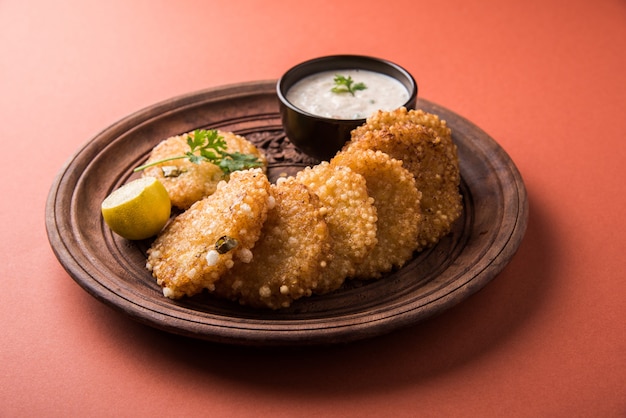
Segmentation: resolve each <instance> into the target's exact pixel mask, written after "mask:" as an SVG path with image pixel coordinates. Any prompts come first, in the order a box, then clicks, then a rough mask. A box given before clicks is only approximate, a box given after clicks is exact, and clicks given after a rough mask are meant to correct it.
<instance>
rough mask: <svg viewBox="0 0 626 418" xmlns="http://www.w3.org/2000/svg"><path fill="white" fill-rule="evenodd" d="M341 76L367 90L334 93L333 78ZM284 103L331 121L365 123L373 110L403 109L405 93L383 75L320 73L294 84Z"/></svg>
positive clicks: (349, 71) (405, 90) (400, 86)
mask: <svg viewBox="0 0 626 418" xmlns="http://www.w3.org/2000/svg"><path fill="white" fill-rule="evenodd" d="M336 75H342V76H344V77H346V78H348V77H352V80H353V81H354V83H355V84H356V83H363V84H365V86H366V87H367V88H366V89H364V90H357V91H355V92H354V95H352V94H351V93H349V92H344V93H334V92H332V91H331V90H332V88H333V87H334V86H335V82H334V78H335V76H336ZM286 98H287V100H288V101H289V102H290V103H291V104H293V105H294V106H296V107H298V108H300V109H302V110H304V111H306V112H308V113H311V114H313V115H317V116H322V117H325V118H331V119H365V118H367V117H368V116H370V115H371V114H372V113H374V112H376V111H377V110H385V111H389V110H394V109H397V108H398V107H400V106H403V105H404V104H405V103H406V102H407V100H408V99H409V92H408V90H407V89H406V87H404V85H403V84H402V83H401V82H399V81H398V80H396V79H395V78H393V77H390V76H388V75H386V74H382V73H378V72H375V71H369V70H360V69H354V70H332V71H323V72H319V73H316V74H313V75H310V76H308V77H305V78H303V79H302V80H300V81H298V82H297V83H295V84H294V85H293V86H292V87H291V88H290V89H289V90H288V91H287V94H286Z"/></svg>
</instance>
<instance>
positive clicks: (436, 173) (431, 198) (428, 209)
mask: <svg viewBox="0 0 626 418" xmlns="http://www.w3.org/2000/svg"><path fill="white" fill-rule="evenodd" d="M343 149H344V150H349V149H372V150H378V151H382V152H384V153H386V154H389V155H390V156H391V157H392V158H395V159H397V160H401V161H402V162H403V165H404V167H405V168H406V169H407V170H409V171H410V172H411V173H412V174H413V176H414V178H415V182H416V187H417V189H418V190H419V191H420V192H421V193H422V198H421V210H422V217H423V220H422V227H421V229H420V232H419V234H418V243H419V248H418V249H424V248H427V247H429V246H432V245H434V244H435V243H437V242H438V241H439V240H440V239H441V238H442V237H443V236H445V235H447V234H448V233H449V232H450V230H451V228H452V224H453V222H454V221H455V220H456V219H457V218H458V217H459V216H460V215H461V211H462V199H461V195H460V193H459V184H460V171H459V160H458V156H457V148H456V145H455V144H454V143H453V142H452V137H451V134H450V129H449V128H448V127H447V126H446V124H445V122H444V121H441V120H440V119H439V118H438V117H436V116H435V115H431V114H427V113H425V112H423V111H407V110H406V109H404V108H401V109H398V110H395V111H391V112H382V111H379V112H377V113H376V114H374V115H373V116H372V117H370V118H368V120H367V121H366V123H365V124H364V125H362V126H360V127H358V128H356V129H355V130H353V131H352V135H351V139H350V141H349V142H348V143H347V144H346V145H345V146H344V148H343Z"/></svg>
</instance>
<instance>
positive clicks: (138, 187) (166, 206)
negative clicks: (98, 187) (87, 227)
mask: <svg viewBox="0 0 626 418" xmlns="http://www.w3.org/2000/svg"><path fill="white" fill-rule="evenodd" d="M101 209H102V216H103V218H104V221H105V222H106V224H107V225H108V226H109V228H111V229H112V230H113V232H115V233H116V234H118V235H121V236H122V237H124V238H126V239H129V240H140V239H146V238H150V237H152V236H154V235H156V234H158V233H159V231H161V229H163V227H164V226H165V224H166V223H167V221H168V220H169V217H170V212H171V209H172V206H171V203H170V197H169V195H168V193H167V190H166V189H165V187H164V186H163V184H161V182H160V181H158V180H157V179H156V178H154V177H142V178H140V179H137V180H133V181H131V182H130V183H127V184H125V185H123V186H122V187H120V188H119V189H117V190H114V191H113V192H112V193H111V194H110V195H109V196H107V198H106V199H104V201H103V202H102V206H101Z"/></svg>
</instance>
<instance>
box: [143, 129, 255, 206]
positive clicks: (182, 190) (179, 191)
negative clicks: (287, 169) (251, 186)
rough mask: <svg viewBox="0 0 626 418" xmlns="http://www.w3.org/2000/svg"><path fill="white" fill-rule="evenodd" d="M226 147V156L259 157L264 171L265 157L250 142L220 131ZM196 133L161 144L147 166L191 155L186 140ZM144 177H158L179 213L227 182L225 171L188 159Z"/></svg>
mask: <svg viewBox="0 0 626 418" xmlns="http://www.w3.org/2000/svg"><path fill="white" fill-rule="evenodd" d="M218 134H219V135H221V136H222V137H223V138H224V140H225V141H226V144H227V152H230V153H234V152H241V153H243V154H252V155H255V156H257V157H258V158H259V159H260V160H261V162H262V163H263V170H265V166H266V159H265V156H264V155H263V154H262V153H261V152H260V151H259V150H258V149H257V148H256V147H255V146H254V145H253V144H252V143H251V142H250V141H248V140H247V139H245V138H244V137H242V136H239V135H236V134H234V133H232V132H223V131H218ZM189 135H193V132H190V133H186V134H183V135H178V136H173V137H170V138H167V139H165V140H163V141H161V142H160V143H159V144H157V146H156V147H154V149H153V150H152V152H151V153H150V157H149V158H148V161H147V163H151V162H155V161H160V160H163V159H165V158H170V157H174V156H178V155H184V154H185V153H186V152H187V151H189V145H187V138H188V137H189ZM142 175H144V176H152V177H156V178H157V179H158V180H159V181H160V182H161V183H163V185H164V186H165V189H166V190H167V192H168V194H169V195H170V200H171V202H172V205H173V206H175V207H177V208H179V209H188V208H189V207H191V205H192V204H194V203H195V202H197V201H198V200H200V199H202V198H204V197H206V196H210V195H212V194H213V193H215V190H216V188H217V184H218V183H219V182H220V181H221V180H228V177H227V176H226V175H224V173H223V172H222V170H221V169H220V168H219V167H218V166H216V165H215V164H212V163H209V162H207V161H203V162H200V163H199V164H196V163H192V162H190V161H189V160H188V159H179V160H172V161H168V162H165V163H161V164H158V165H155V166H152V167H148V168H146V169H144V170H143V174H142Z"/></svg>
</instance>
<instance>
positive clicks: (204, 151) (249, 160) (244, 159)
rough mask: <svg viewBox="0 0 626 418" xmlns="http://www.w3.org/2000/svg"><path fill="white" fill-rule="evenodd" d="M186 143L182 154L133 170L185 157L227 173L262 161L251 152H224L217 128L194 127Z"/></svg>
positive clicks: (255, 165) (256, 164)
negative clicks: (211, 165) (185, 150)
mask: <svg viewBox="0 0 626 418" xmlns="http://www.w3.org/2000/svg"><path fill="white" fill-rule="evenodd" d="M187 145H189V149H190V150H189V151H187V152H186V153H185V154H184V155H178V156H175V157H169V158H165V159H163V160H159V161H155V162H152V163H149V164H144V165H142V166H139V167H137V168H135V169H134V170H133V171H135V172H137V171H141V170H144V169H146V168H148V167H152V166H155V165H158V164H161V163H164V162H166V161H172V160H181V159H185V158H187V159H188V160H189V161H191V162H192V163H194V164H200V163H201V162H203V161H207V162H209V163H212V164H215V165H217V166H218V167H219V168H220V169H221V170H222V171H223V172H224V174H226V175H228V174H230V173H232V172H233V171H237V170H246V169H248V168H255V167H261V166H262V165H263V163H262V162H261V161H259V159H258V157H256V156H255V155H252V154H242V153H240V152H235V153H228V152H226V149H227V147H228V146H227V144H226V140H224V137H223V136H221V135H219V134H218V132H217V130H215V129H211V130H206V129H196V130H195V131H193V133H191V134H190V135H188V136H187Z"/></svg>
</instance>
